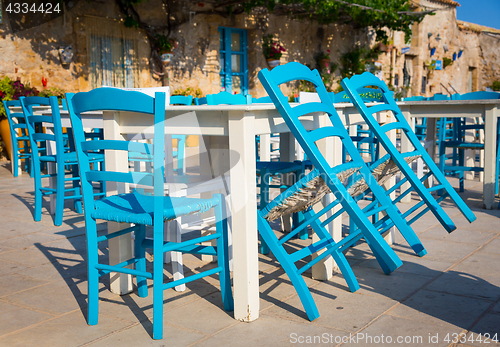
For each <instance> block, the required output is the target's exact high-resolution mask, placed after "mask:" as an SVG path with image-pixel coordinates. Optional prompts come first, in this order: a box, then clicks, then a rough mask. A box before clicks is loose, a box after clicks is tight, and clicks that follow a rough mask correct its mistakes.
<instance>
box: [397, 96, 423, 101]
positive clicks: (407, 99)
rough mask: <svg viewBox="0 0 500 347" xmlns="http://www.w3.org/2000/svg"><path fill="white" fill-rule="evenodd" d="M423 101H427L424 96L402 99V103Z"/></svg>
mask: <svg viewBox="0 0 500 347" xmlns="http://www.w3.org/2000/svg"><path fill="white" fill-rule="evenodd" d="M424 100H427V98H426V97H425V96H421V95H417V96H410V97H408V98H403V101H424Z"/></svg>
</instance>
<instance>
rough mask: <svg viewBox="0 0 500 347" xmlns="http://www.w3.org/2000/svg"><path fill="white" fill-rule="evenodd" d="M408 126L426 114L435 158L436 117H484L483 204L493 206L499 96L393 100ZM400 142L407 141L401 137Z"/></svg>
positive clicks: (431, 148)
mask: <svg viewBox="0 0 500 347" xmlns="http://www.w3.org/2000/svg"><path fill="white" fill-rule="evenodd" d="M397 104H398V105H399V107H400V109H401V111H402V112H403V115H404V116H405V118H406V119H407V120H408V123H410V125H411V126H412V127H414V125H415V118H421V117H426V118H429V119H428V120H427V140H429V141H432V143H433V145H432V146H431V147H430V148H429V154H430V155H431V158H433V159H434V161H436V159H435V154H436V153H435V152H436V146H435V142H436V119H437V118H440V117H467V118H480V117H484V122H485V126H484V128H485V132H484V158H485V160H484V179H483V205H484V208H485V209H489V210H491V209H492V208H493V207H494V206H495V176H496V175H497V174H498V173H496V167H495V165H496V152H497V145H496V144H497V121H498V117H500V111H499V109H498V108H499V107H500V100H439V101H405V102H398V103H397ZM401 146H406V147H405V148H408V147H409V146H410V145H409V144H408V141H407V140H406V139H405V138H404V137H403V139H402V143H401Z"/></svg>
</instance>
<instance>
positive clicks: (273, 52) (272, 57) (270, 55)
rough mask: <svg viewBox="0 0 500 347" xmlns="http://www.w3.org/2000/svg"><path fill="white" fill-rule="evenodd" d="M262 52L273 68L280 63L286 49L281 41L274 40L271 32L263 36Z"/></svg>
mask: <svg viewBox="0 0 500 347" xmlns="http://www.w3.org/2000/svg"><path fill="white" fill-rule="evenodd" d="M262 52H263V53H264V57H265V58H266V60H267V64H268V65H269V67H270V68H273V67H276V66H278V65H279V64H280V58H281V56H282V55H283V52H286V50H285V48H283V46H282V45H281V44H280V43H279V42H276V41H273V35H271V34H269V35H266V36H264V37H263V38H262Z"/></svg>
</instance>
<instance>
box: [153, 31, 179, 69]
mask: <svg viewBox="0 0 500 347" xmlns="http://www.w3.org/2000/svg"><path fill="white" fill-rule="evenodd" d="M156 45H157V47H158V54H159V55H160V59H161V61H162V62H163V64H168V63H170V60H172V57H173V56H174V54H173V51H174V49H176V48H177V41H175V39H173V38H169V37H167V36H165V35H156Z"/></svg>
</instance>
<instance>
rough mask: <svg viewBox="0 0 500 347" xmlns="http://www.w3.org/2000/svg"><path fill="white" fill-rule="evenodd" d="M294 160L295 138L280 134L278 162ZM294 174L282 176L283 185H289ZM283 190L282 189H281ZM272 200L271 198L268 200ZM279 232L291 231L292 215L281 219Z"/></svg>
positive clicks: (288, 134) (289, 134) (290, 134)
mask: <svg viewBox="0 0 500 347" xmlns="http://www.w3.org/2000/svg"><path fill="white" fill-rule="evenodd" d="M294 160H295V137H294V136H293V135H292V133H281V134H280V161H287V162H292V161H294ZM293 175H294V174H287V175H283V183H285V184H286V185H291V184H292V182H293V178H292V176H293ZM282 190H283V189H282ZM270 200H272V198H271V199H270ZM281 230H282V231H284V232H290V231H291V230H292V215H291V214H289V215H286V216H283V217H281Z"/></svg>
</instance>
